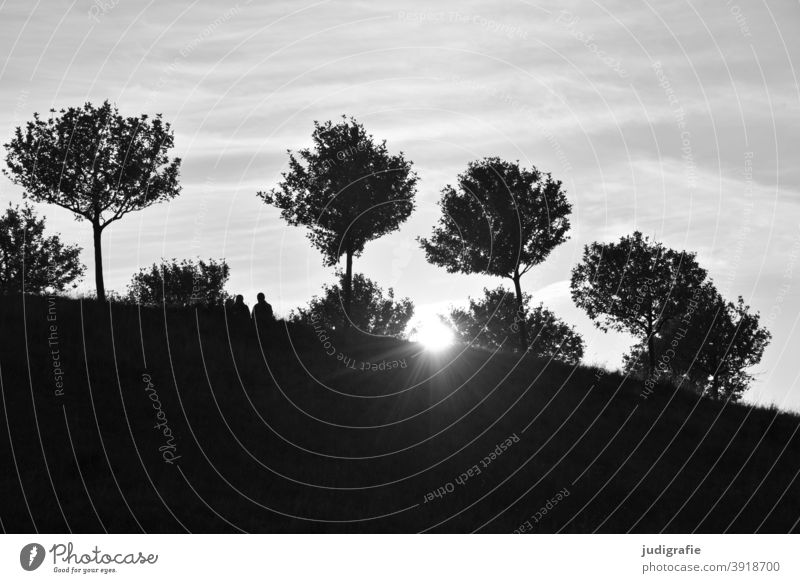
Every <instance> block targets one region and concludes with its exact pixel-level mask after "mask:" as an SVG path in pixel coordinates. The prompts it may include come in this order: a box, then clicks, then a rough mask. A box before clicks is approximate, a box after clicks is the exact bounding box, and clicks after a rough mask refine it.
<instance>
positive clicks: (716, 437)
mask: <svg viewBox="0 0 800 583" xmlns="http://www.w3.org/2000/svg"><path fill="white" fill-rule="evenodd" d="M0 326H2V340H0V342H1V343H2V346H1V348H0V380H1V381H2V383H1V384H0V389H2V390H1V393H2V395H1V396H2V399H1V400H0V405H2V409H3V414H2V416H0V419H1V420H2V421H0V423H2V425H3V426H4V427H3V428H2V430H0V460H2V465H3V468H5V471H4V472H3V475H2V477H0V479H1V480H2V484H0V488H2V492H3V496H2V499H1V500H2V501H0V519H2V527H3V529H4V530H6V531H7V532H33V531H39V532H68V531H73V532H102V531H104V530H105V531H108V532H141V531H145V532H184V531H191V532H229V531H230V532H236V531H248V532H296V531H302V532H329V531H335V532H362V531H368V532H417V531H432V532H465V531H467V532H471V531H481V532H512V531H515V530H517V531H526V532H594V531H597V532H628V531H632V532H648V533H649V532H660V531H665V532H692V531H697V532H723V531H728V532H755V531H758V532H788V531H796V530H797V529H798V524H797V521H798V519H799V518H800V484H799V483H798V481H797V479H796V478H797V476H798V472H800V439H798V432H797V430H798V423H799V422H800V419H798V417H797V416H795V415H792V414H788V413H784V412H780V411H778V410H775V409H759V408H754V407H750V406H746V405H732V404H729V405H724V404H721V403H716V402H711V401H708V400H706V399H702V398H699V397H697V396H696V395H693V394H691V393H688V392H685V391H682V390H675V389H673V388H671V387H667V386H662V387H659V388H658V390H657V391H655V393H653V394H652V395H649V396H647V398H645V394H646V393H645V392H644V391H643V386H642V384H641V383H639V382H636V381H632V380H629V379H625V378H623V377H622V376H620V375H618V374H616V373H605V372H604V371H599V370H596V369H591V368H585V367H571V366H566V365H563V364H560V363H557V362H553V361H547V360H541V359H537V358H533V357H531V356H525V357H523V358H520V357H519V355H517V354H514V353H511V352H497V353H489V352H484V351H481V350H472V349H464V348H463V347H453V348H452V349H449V350H447V351H444V352H440V353H435V354H433V353H426V352H421V351H420V348H419V347H418V346H417V345H415V344H412V343H407V342H403V341H399V340H392V339H372V338H367V337H359V338H352V337H351V338H349V339H344V338H341V337H337V336H336V335H335V334H334V332H333V331H325V330H314V329H313V328H308V327H302V326H297V325H291V324H286V323H284V322H277V323H276V324H275V325H274V326H271V327H269V328H266V329H260V330H257V329H255V328H254V327H253V326H252V325H250V324H249V323H237V322H227V321H226V319H225V316H224V314H222V313H217V312H209V311H202V310H201V311H193V310H166V311H165V310H157V309H138V308H137V307H135V306H127V305H120V304H113V303H112V304H108V305H103V304H98V303H95V302H92V301H77V300H70V299H62V298H41V297H31V296H26V297H24V298H23V297H6V298H4V300H3V303H2V305H0ZM367 363H368V364H367Z"/></svg>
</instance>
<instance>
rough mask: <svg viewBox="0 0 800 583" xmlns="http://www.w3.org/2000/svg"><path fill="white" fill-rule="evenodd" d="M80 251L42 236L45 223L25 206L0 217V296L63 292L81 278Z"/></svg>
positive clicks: (11, 207) (13, 207)
mask: <svg viewBox="0 0 800 583" xmlns="http://www.w3.org/2000/svg"><path fill="white" fill-rule="evenodd" d="M80 252H81V248H80V247H79V246H77V245H65V244H63V243H62V242H61V239H60V237H59V235H49V236H47V235H45V221H44V219H43V218H38V217H37V216H36V213H34V211H33V209H32V208H31V207H30V206H29V205H23V206H22V207H21V208H20V207H19V206H12V205H10V204H9V206H8V208H7V209H6V212H5V213H4V214H3V215H1V216H0V293H2V294H8V293H33V294H42V293H45V292H51V293H52V292H60V291H64V289H66V288H67V287H69V286H72V287H73V288H74V287H75V285H76V283H75V282H76V281H77V280H78V279H79V278H80V277H81V276H82V275H83V273H84V271H85V269H86V268H85V267H84V266H83V264H81V262H80Z"/></svg>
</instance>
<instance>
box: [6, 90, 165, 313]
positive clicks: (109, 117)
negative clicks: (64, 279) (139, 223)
mask: <svg viewBox="0 0 800 583" xmlns="http://www.w3.org/2000/svg"><path fill="white" fill-rule="evenodd" d="M51 114H52V115H51V116H50V117H49V118H48V119H46V120H43V119H41V118H40V117H39V114H38V113H35V114H34V116H33V121H31V122H28V123H27V124H26V126H25V127H24V129H23V128H17V129H16V131H15V132H14V137H13V138H12V140H11V141H10V142H9V143H7V144H5V147H6V150H7V157H6V162H7V164H8V170H4V172H5V174H6V175H7V176H8V177H9V178H10V179H11V180H12V181H13V182H14V183H15V184H18V185H20V186H22V187H23V188H24V189H25V190H24V192H23V196H25V197H28V198H30V199H32V200H35V201H37V202H46V203H50V204H55V205H57V206H60V207H62V208H65V209H67V210H68V211H71V212H73V213H75V217H76V219H77V220H79V221H80V220H83V219H86V220H87V221H89V222H90V223H91V224H92V232H93V235H94V264H95V281H96V284H97V298H98V299H99V300H100V301H105V297H106V293H105V284H104V283H103V254H102V246H101V235H102V232H103V229H105V228H106V227H107V226H108V225H110V224H111V223H113V222H114V221H116V220H119V219H121V218H122V217H123V216H125V215H126V214H128V213H129V212H131V211H135V210H141V209H144V208H147V207H149V206H150V205H152V204H154V203H156V202H160V201H162V200H168V199H171V198H173V197H175V196H177V195H178V194H179V192H180V187H179V186H178V168H179V166H180V159H178V158H175V159H172V160H170V158H169V157H168V156H167V152H168V151H169V150H170V148H172V145H173V136H172V130H171V128H170V124H168V123H167V124H165V123H163V122H162V121H161V116H160V115H157V116H156V117H155V118H153V119H148V117H147V116H146V115H141V116H139V117H122V116H121V115H119V112H118V111H117V108H116V107H112V106H111V105H110V104H109V103H108V101H105V102H103V104H102V105H101V106H100V107H95V106H93V105H92V104H91V103H86V104H85V105H84V106H83V107H70V108H69V109H66V110H65V109H62V110H61V111H59V112H56V110H51Z"/></svg>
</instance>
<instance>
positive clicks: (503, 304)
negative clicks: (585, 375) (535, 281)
mask: <svg viewBox="0 0 800 583" xmlns="http://www.w3.org/2000/svg"><path fill="white" fill-rule="evenodd" d="M530 303H531V296H530V294H527V293H526V294H523V309H522V310H520V309H519V307H518V304H517V302H516V297H515V295H514V294H513V293H512V292H510V291H508V290H506V289H505V288H503V287H497V288H495V289H484V290H483V297H480V298H477V299H473V298H469V306H468V307H467V308H453V309H451V310H450V322H451V324H452V327H453V328H454V329H455V330H456V336H457V337H458V339H459V340H461V341H463V342H468V343H470V344H473V345H477V346H482V347H485V348H490V349H492V348H499V347H500V346H502V345H503V343H504V342H505V341H506V339H507V338H508V337H509V335H512V334H513V335H515V336H516V333H517V332H518V330H519V327H520V325H521V324H522V323H523V322H524V324H525V326H526V328H527V330H528V332H529V333H530V336H531V338H530V345H529V346H530V347H529V350H530V351H531V352H533V353H534V354H537V355H539V356H546V357H551V358H555V359H557V360H561V361H563V362H568V363H572V364H574V363H577V362H579V361H580V359H581V358H582V357H583V349H584V344H583V339H582V338H581V336H580V334H578V333H577V332H576V331H575V330H574V329H573V328H572V327H570V326H569V325H567V324H566V323H565V322H563V321H562V320H560V319H559V318H557V317H556V316H555V314H553V312H551V311H550V310H548V309H547V308H545V307H544V306H543V305H542V304H539V305H538V306H535V307H533V308H531V307H530Z"/></svg>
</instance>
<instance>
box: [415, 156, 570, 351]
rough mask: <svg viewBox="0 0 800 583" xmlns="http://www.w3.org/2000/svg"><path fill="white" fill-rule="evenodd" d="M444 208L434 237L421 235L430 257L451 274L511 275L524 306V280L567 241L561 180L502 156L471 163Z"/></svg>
mask: <svg viewBox="0 0 800 583" xmlns="http://www.w3.org/2000/svg"><path fill="white" fill-rule="evenodd" d="M439 206H440V208H441V209H442V217H441V218H440V219H439V224H438V225H437V226H436V227H435V228H434V231H433V235H432V236H431V237H430V239H420V243H421V244H422V248H423V249H424V250H425V254H426V256H427V259H428V261H429V262H431V263H433V264H435V265H440V266H442V267H445V268H446V269H447V271H449V272H451V273H452V272H462V273H485V274H487V275H496V276H500V277H507V278H509V279H511V280H512V281H513V282H514V290H515V293H516V300H517V307H518V308H519V309H523V307H524V299H523V295H522V288H521V286H520V278H521V277H522V276H523V275H525V273H527V272H528V271H529V270H530V269H531V268H533V266H535V265H538V264H539V263H541V262H542V261H544V260H545V258H547V256H548V255H549V254H550V252H551V251H552V250H553V249H554V248H555V247H557V246H558V245H560V244H561V243H563V242H564V241H565V240H566V239H567V236H566V233H567V231H568V230H569V226H570V225H569V218H568V217H569V214H570V212H571V211H572V206H571V205H570V203H569V201H567V197H566V196H565V194H564V192H563V191H562V190H561V182H560V181H558V180H553V179H552V178H551V176H550V174H546V173H543V172H540V171H539V170H537V169H536V168H535V167H532V168H531V169H530V170H526V169H524V168H520V165H519V162H505V161H503V160H500V159H499V158H485V159H483V160H479V161H476V162H471V163H470V164H469V165H468V167H467V170H466V171H465V172H464V173H463V174H460V175H459V176H458V184H457V185H456V187H453V186H451V185H449V184H448V185H447V186H446V187H445V188H444V189H443V190H442V195H441V199H440V200H439ZM519 342H520V346H521V347H523V348H525V347H526V346H527V345H528V335H527V331H526V322H522V323H521V325H520V326H519Z"/></svg>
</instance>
